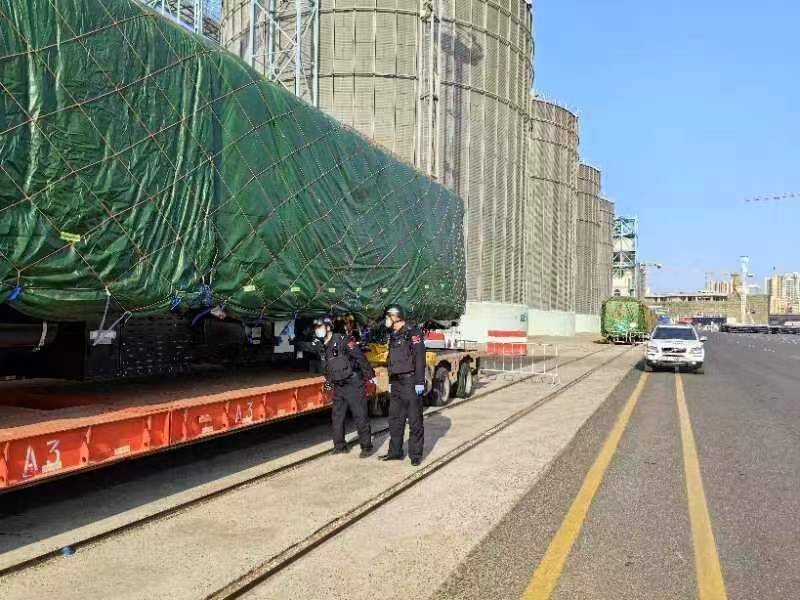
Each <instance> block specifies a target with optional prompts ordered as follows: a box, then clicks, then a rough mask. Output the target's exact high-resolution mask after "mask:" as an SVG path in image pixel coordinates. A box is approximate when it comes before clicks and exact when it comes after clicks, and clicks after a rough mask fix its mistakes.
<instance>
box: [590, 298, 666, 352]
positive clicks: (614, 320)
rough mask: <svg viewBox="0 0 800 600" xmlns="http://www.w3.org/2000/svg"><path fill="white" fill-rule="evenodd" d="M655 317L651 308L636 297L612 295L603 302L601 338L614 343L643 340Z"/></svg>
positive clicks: (647, 334)
mask: <svg viewBox="0 0 800 600" xmlns="http://www.w3.org/2000/svg"><path fill="white" fill-rule="evenodd" d="M656 318H657V317H656V314H655V312H654V311H653V309H651V308H650V307H649V306H647V305H646V304H645V303H644V302H642V301H641V300H639V299H638V298H628V297H620V296H614V297H612V298H609V299H608V300H606V301H605V302H604V303H603V308H602V312H601V315H600V326H601V331H602V334H603V338H604V339H605V340H607V341H609V342H612V343H615V344H617V343H627V344H631V343H635V342H641V341H644V340H646V339H647V338H648V336H649V335H650V332H651V331H652V330H653V328H654V327H655V326H656Z"/></svg>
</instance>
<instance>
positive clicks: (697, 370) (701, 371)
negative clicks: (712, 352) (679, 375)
mask: <svg viewBox="0 0 800 600" xmlns="http://www.w3.org/2000/svg"><path fill="white" fill-rule="evenodd" d="M694 372H695V373H697V374H698V375H703V374H705V372H706V368H705V366H704V365H700V366H699V367H695V368H694Z"/></svg>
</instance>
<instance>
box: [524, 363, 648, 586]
mask: <svg viewBox="0 0 800 600" xmlns="http://www.w3.org/2000/svg"><path fill="white" fill-rule="evenodd" d="M647 378H648V373H643V374H642V377H641V378H640V379H639V383H638V384H637V385H636V389H634V390H633V393H631V395H630V397H629V398H628V401H627V402H626V403H625V408H623V409H622V412H621V413H620V415H619V417H618V418H617V422H616V423H615V424H614V427H613V429H612V430H611V433H609V434H608V437H607V438H606V441H605V443H604V444H603V448H602V450H600V453H599V454H598V455H597V458H596V459H595V461H594V464H593V465H592V468H591V469H589V472H588V473H587V474H586V479H584V480H583V485H581V489H580V491H579V492H578V495H577V496H576V497H575V500H574V501H573V502H572V506H570V508H569V511H568V512H567V515H566V516H565V517H564V521H563V522H562V523H561V527H560V528H559V529H558V532H557V533H556V535H555V537H554V538H553V539H552V541H551V542H550V545H549V546H548V548H547V552H545V555H544V558H542V562H541V563H539V566H538V567H536V571H535V572H534V573H533V579H531V582H530V584H529V585H528V589H527V590H525V593H524V594H523V595H522V600H546V599H547V598H549V597H550V594H552V593H553V589H554V588H555V587H556V583H558V579H559V577H561V572H562V571H563V569H564V563H565V562H566V561H567V556H569V553H570V551H571V550H572V546H573V545H574V544H575V540H576V539H578V535H579V534H580V532H581V528H582V527H583V523H584V521H585V520H586V515H587V514H588V512H589V506H590V505H591V503H592V500H593V499H594V496H595V494H596V493H597V490H598V488H599V487H600V484H601V483H602V481H603V477H604V476H605V474H606V470H607V469H608V465H609V464H611V459H612V458H614V454H615V453H616V451H617V446H618V445H619V441H620V439H621V438H622V434H623V433H624V432H625V429H626V428H627V426H628V422H629V421H630V419H631V415H632V414H633V409H634V408H635V407H636V403H637V402H638V401H639V396H641V395H642V392H643V391H644V386H645V385H646V384H647Z"/></svg>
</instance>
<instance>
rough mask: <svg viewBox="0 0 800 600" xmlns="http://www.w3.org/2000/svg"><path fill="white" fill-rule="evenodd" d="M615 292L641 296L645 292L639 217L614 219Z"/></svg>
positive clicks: (620, 294) (621, 294) (616, 293)
mask: <svg viewBox="0 0 800 600" xmlns="http://www.w3.org/2000/svg"><path fill="white" fill-rule="evenodd" d="M612 262H613V270H614V279H613V285H612V287H613V293H614V295H615V296H634V297H637V298H638V297H641V296H642V295H643V294H644V290H643V289H642V287H643V283H644V282H643V281H642V278H641V276H640V269H639V219H638V218H637V217H616V218H615V219H614V255H613V261H612Z"/></svg>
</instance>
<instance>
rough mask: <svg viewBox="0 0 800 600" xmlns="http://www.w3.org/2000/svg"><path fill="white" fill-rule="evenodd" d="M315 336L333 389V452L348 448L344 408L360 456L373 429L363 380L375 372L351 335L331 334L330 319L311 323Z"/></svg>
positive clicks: (369, 442) (368, 449)
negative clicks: (349, 418)
mask: <svg viewBox="0 0 800 600" xmlns="http://www.w3.org/2000/svg"><path fill="white" fill-rule="evenodd" d="M314 335H315V337H316V338H317V340H318V343H319V345H320V346H321V347H320V358H321V360H322V372H323V373H324V374H325V379H326V386H327V387H328V389H333V415H332V420H333V453H334V454H341V453H345V452H348V451H349V448H348V447H347V444H346V443H345V439H344V422H345V419H346V418H347V411H348V410H350V414H351V415H353V420H354V421H355V423H356V429H357V430H358V438H359V442H360V443H361V454H360V456H361V458H366V457H367V456H369V455H370V454H371V453H372V432H371V431H370V426H369V415H368V412H367V391H366V387H365V385H364V384H365V382H366V381H370V380H372V381H373V382H374V379H375V371H373V369H372V366H371V365H370V364H369V361H367V358H366V357H365V356H364V353H363V352H361V348H359V347H358V344H356V342H355V340H353V338H351V337H349V336H346V335H342V334H340V333H333V321H332V320H331V319H329V318H325V319H319V320H317V321H315V322H314Z"/></svg>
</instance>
